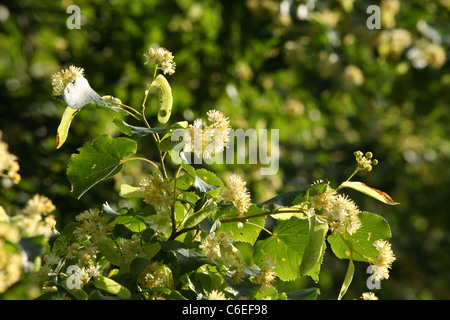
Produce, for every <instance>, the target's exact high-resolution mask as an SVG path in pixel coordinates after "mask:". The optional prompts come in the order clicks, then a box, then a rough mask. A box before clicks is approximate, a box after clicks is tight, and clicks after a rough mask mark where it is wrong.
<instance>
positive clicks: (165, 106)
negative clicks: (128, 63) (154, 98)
mask: <svg viewBox="0 0 450 320" xmlns="http://www.w3.org/2000/svg"><path fill="white" fill-rule="evenodd" d="M151 86H152V87H153V86H154V87H156V88H158V89H159V111H158V121H159V122H160V123H166V122H167V121H168V120H169V118H170V115H171V114H172V104H173V96H172V88H171V87H170V85H169V82H167V79H166V78H165V77H164V76H163V75H162V74H160V75H159V76H157V77H156V79H155V80H154V81H153V82H152V85H151Z"/></svg>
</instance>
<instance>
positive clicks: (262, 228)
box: [245, 221, 273, 236]
mask: <svg viewBox="0 0 450 320" xmlns="http://www.w3.org/2000/svg"><path fill="white" fill-rule="evenodd" d="M245 223H247V224H250V225H252V226H255V227H258V228H260V229H261V230H264V231H265V232H267V233H268V234H270V235H271V236H273V233H272V232H270V231H269V230H267V229H266V228H264V227H261V226H260V225H257V224H256V223H253V222H248V221H246V222H245Z"/></svg>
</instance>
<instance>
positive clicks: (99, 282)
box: [94, 276, 131, 299]
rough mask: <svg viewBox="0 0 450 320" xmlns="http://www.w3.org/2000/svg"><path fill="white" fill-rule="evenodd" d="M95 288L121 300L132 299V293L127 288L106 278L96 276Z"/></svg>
mask: <svg viewBox="0 0 450 320" xmlns="http://www.w3.org/2000/svg"><path fill="white" fill-rule="evenodd" d="M94 286H95V287H96V288H98V289H100V290H105V291H106V292H109V293H111V294H113V295H116V296H118V297H119V298H121V299H130V298H131V293H130V291H128V289H127V288H125V287H124V286H122V285H121V284H119V283H117V282H116V281H114V280H112V279H110V278H107V277H104V276H94Z"/></svg>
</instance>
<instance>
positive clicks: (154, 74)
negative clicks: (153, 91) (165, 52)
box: [142, 66, 167, 179]
mask: <svg viewBox="0 0 450 320" xmlns="http://www.w3.org/2000/svg"><path fill="white" fill-rule="evenodd" d="M157 69H158V66H156V67H155V72H154V73H153V80H155V77H156V70H157ZM152 82H153V81H152ZM151 86H152V85H151V84H150V86H149V87H148V88H147V90H146V91H145V97H144V101H143V102H142V120H143V121H144V123H145V125H146V126H147V128H149V129H151V128H152V127H151V126H150V124H149V123H148V121H147V118H146V117H145V103H146V102H147V97H148V94H149V93H150V88H151ZM152 136H153V140H154V141H155V144H156V147H157V148H158V156H159V160H160V166H161V173H162V175H163V177H164V178H166V179H167V171H166V167H165V165H164V158H163V155H162V152H161V150H160V149H159V141H160V139H159V135H158V134H157V133H152Z"/></svg>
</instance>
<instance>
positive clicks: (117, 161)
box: [67, 134, 137, 199]
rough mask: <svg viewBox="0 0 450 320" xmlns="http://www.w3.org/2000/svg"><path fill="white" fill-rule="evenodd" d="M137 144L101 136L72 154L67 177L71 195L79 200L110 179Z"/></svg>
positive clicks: (131, 153) (122, 139)
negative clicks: (94, 187) (77, 152)
mask: <svg viewBox="0 0 450 320" xmlns="http://www.w3.org/2000/svg"><path fill="white" fill-rule="evenodd" d="M136 148H137V144H136V142H135V141H133V140H130V139H127V138H115V139H113V138H111V137H110V136H109V135H106V134H105V135H101V136H100V138H99V139H98V140H96V141H95V142H94V143H93V144H92V143H86V144H84V146H83V147H81V148H79V149H78V150H79V154H72V157H71V158H70V161H69V166H68V169H67V176H68V178H69V181H70V183H71V184H72V195H73V196H74V197H76V198H77V199H79V198H81V197H82V196H83V194H84V193H86V191H88V190H89V189H90V188H92V187H93V186H94V185H96V184H97V183H99V182H100V181H102V180H105V179H108V178H111V177H112V176H114V175H116V174H117V173H119V172H120V171H121V170H122V167H123V164H122V160H123V159H124V158H126V157H129V156H131V155H133V154H134V153H135V152H136Z"/></svg>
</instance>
